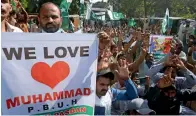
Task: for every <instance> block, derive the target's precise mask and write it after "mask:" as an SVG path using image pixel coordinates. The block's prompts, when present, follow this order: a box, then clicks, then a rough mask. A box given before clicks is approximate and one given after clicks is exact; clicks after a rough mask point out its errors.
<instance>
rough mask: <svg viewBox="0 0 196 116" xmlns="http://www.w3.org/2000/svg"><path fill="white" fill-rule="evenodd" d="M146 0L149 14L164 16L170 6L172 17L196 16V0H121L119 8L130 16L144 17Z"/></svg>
mask: <svg viewBox="0 0 196 116" xmlns="http://www.w3.org/2000/svg"><path fill="white" fill-rule="evenodd" d="M144 1H146V10H147V16H152V15H154V14H155V15H156V16H159V17H163V16H164V15H165V11H166V8H169V10H170V16H172V17H184V18H196V7H195V6H196V0H119V1H118V3H119V4H120V5H119V9H120V11H121V12H123V13H125V14H126V15H127V16H128V17H144Z"/></svg>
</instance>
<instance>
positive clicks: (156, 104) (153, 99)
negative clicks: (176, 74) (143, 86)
mask: <svg viewBox="0 0 196 116" xmlns="http://www.w3.org/2000/svg"><path fill="white" fill-rule="evenodd" d="M172 72H173V68H172V67H170V68H169V69H168V71H167V72H165V74H164V76H163V78H161V79H160V80H159V81H158V82H157V84H156V86H155V87H151V88H150V90H149V92H148V93H147V94H146V98H147V100H148V103H149V107H150V108H151V109H153V110H154V111H155V112H156V114H157V115H179V114H180V112H179V111H180V104H181V101H184V100H196V91H195V90H194V91H193V90H190V89H185V90H180V91H179V90H177V89H176V86H175V84H173V83H174V79H173V78H172Z"/></svg>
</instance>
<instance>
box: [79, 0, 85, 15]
mask: <svg viewBox="0 0 196 116" xmlns="http://www.w3.org/2000/svg"><path fill="white" fill-rule="evenodd" d="M82 15H84V0H80V16H82Z"/></svg>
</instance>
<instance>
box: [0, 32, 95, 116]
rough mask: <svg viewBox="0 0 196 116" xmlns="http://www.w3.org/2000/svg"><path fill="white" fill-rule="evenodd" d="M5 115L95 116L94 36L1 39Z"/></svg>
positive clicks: (9, 35)
mask: <svg viewBox="0 0 196 116" xmlns="http://www.w3.org/2000/svg"><path fill="white" fill-rule="evenodd" d="M1 52H2V53H1V59H2V67H1V74H2V76H1V77H2V78H1V91H2V96H1V109H2V114H3V115H34V114H38V115H68V114H69V115H79V114H81V115H93V113H94V105H95V85H96V70H97V69H96V68H97V54H98V41H97V39H96V35H94V34H90V35H89V34H62V33H58V34H54V33H53V34H44V33H42V34H40V33H39V34H35V33H2V49H1Z"/></svg>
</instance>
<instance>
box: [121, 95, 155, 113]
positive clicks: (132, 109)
mask: <svg viewBox="0 0 196 116" xmlns="http://www.w3.org/2000/svg"><path fill="white" fill-rule="evenodd" d="M128 109H129V110H127V111H126V112H125V113H124V114H123V115H155V114H156V112H155V111H154V110H152V109H150V108H149V107H148V101H147V100H144V99H141V98H136V99H133V100H131V101H130V103H129V107H128Z"/></svg>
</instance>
